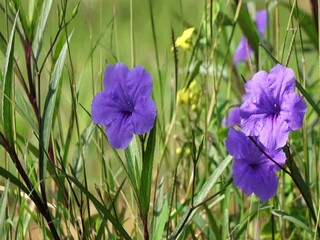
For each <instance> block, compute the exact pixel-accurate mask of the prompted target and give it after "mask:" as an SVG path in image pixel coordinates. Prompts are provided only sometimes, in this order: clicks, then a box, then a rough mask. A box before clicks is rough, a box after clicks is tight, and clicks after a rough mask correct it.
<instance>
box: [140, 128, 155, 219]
mask: <svg viewBox="0 0 320 240" xmlns="http://www.w3.org/2000/svg"><path fill="white" fill-rule="evenodd" d="M156 125H157V124H156V123H155V124H154V127H153V128H152V130H151V132H150V134H149V137H148V142H147V148H146V152H145V157H144V159H143V163H142V164H143V166H142V173H141V182H140V193H139V201H140V205H141V209H142V214H143V216H144V217H146V216H147V215H148V211H149V206H150V193H151V185H152V167H153V157H154V148H155V145H156Z"/></svg>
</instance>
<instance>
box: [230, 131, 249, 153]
mask: <svg viewBox="0 0 320 240" xmlns="http://www.w3.org/2000/svg"><path fill="white" fill-rule="evenodd" d="M245 141H247V137H246V136H245V135H244V134H243V133H241V132H239V131H237V130H235V129H233V128H230V130H229V132H228V136H227V139H226V149H227V151H228V152H229V153H230V154H231V155H232V156H233V157H235V158H241V157H243V156H245V154H243V151H242V150H243V149H242V145H243V142H245Z"/></svg>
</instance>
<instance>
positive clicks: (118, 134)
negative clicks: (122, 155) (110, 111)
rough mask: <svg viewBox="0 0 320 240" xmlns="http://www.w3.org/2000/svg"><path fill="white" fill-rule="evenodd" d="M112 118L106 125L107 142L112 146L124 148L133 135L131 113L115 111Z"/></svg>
mask: <svg viewBox="0 0 320 240" xmlns="http://www.w3.org/2000/svg"><path fill="white" fill-rule="evenodd" d="M113 117H114V120H113V121H112V122H111V123H109V124H108V125H107V126H106V133H107V137H108V140H109V143H110V145H111V146H112V147H114V148H117V149H118V148H121V149H125V148H126V147H128V145H129V143H130V141H131V139H132V137H133V133H134V130H133V124H132V119H131V114H129V113H121V112H120V113H117V114H114V115H113Z"/></svg>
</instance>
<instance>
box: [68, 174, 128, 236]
mask: <svg viewBox="0 0 320 240" xmlns="http://www.w3.org/2000/svg"><path fill="white" fill-rule="evenodd" d="M64 174H65V177H67V178H68V179H69V180H70V181H71V182H73V183H74V184H75V185H76V186H77V187H78V188H79V189H80V190H81V191H82V193H83V194H85V195H86V197H87V198H88V199H90V201H91V202H92V203H93V204H94V205H95V207H96V209H97V210H98V211H99V213H100V214H101V213H102V214H103V217H105V220H109V221H110V222H111V223H112V225H113V226H114V227H115V228H116V229H117V231H118V232H119V234H120V235H121V236H122V237H123V238H124V239H126V240H131V238H130V236H129V235H128V233H127V232H126V230H125V229H124V228H123V227H122V225H121V223H120V222H118V221H117V219H116V218H115V217H114V216H112V214H111V212H110V211H109V210H108V209H107V208H106V207H105V206H103V204H101V203H100V202H99V201H98V199H97V198H95V196H93V195H92V193H90V192H89V191H88V189H87V188H86V187H85V186H83V185H82V184H81V183H80V182H79V181H78V180H77V179H76V178H74V177H73V176H70V175H68V174H66V173H64Z"/></svg>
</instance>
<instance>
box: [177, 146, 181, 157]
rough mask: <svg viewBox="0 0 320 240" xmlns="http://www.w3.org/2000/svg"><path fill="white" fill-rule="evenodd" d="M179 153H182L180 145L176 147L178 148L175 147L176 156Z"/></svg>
mask: <svg viewBox="0 0 320 240" xmlns="http://www.w3.org/2000/svg"><path fill="white" fill-rule="evenodd" d="M181 153H182V148H181V147H178V148H177V149H176V154H177V155H178V156H180V155H181Z"/></svg>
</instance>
